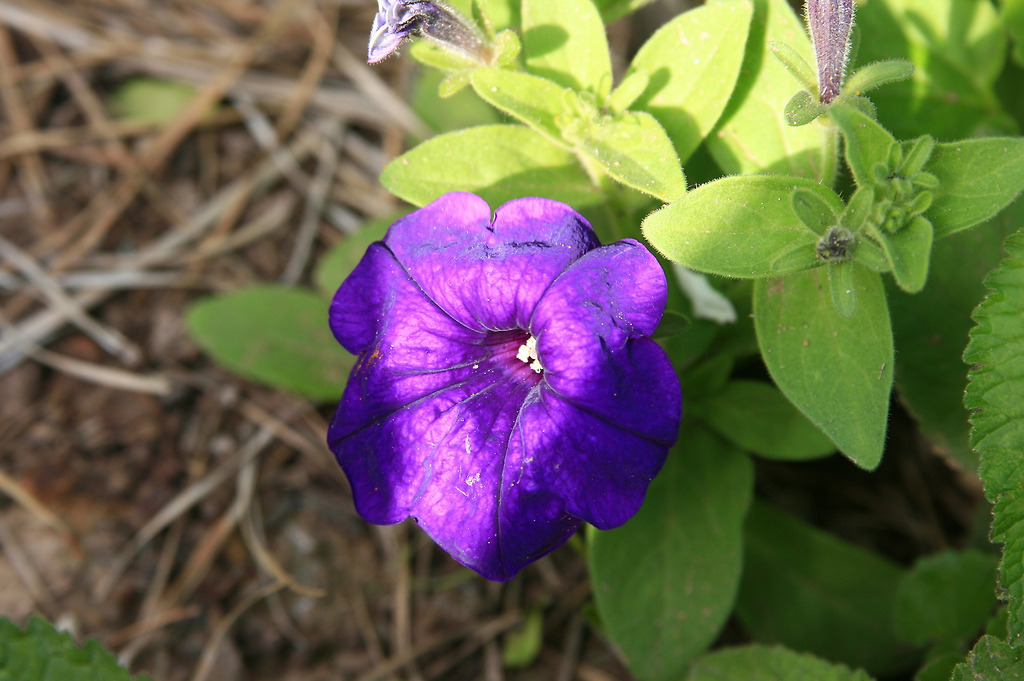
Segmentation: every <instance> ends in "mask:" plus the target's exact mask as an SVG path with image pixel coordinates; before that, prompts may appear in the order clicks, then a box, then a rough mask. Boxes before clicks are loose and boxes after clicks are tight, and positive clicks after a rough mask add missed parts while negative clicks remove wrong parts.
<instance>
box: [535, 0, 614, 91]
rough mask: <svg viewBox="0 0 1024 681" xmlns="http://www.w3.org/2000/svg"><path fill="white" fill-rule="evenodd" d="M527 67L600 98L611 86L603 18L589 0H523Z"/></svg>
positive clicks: (610, 67)
mask: <svg viewBox="0 0 1024 681" xmlns="http://www.w3.org/2000/svg"><path fill="white" fill-rule="evenodd" d="M522 17H523V48H524V51H525V55H526V68H527V69H529V70H530V72H532V73H535V74H537V75H539V76H543V77H544V78H549V79H551V80H553V81H555V82H556V83H558V84H560V85H562V86H564V87H567V88H571V89H573V90H589V91H590V92H592V93H594V94H595V95H597V97H598V100H599V101H601V102H602V103H603V102H604V99H605V97H607V96H608V93H609V92H610V91H611V87H612V63H611V57H609V55H608V38H607V36H606V35H605V30H604V22H603V21H601V16H600V14H598V11H597V8H596V7H594V3H593V2H591V1H590V0H558V2H551V1H550V0H523V4H522Z"/></svg>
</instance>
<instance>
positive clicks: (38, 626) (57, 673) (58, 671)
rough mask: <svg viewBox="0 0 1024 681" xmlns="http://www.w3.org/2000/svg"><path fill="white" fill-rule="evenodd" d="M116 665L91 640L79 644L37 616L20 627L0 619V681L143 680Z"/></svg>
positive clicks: (106, 653) (109, 653)
mask: <svg viewBox="0 0 1024 681" xmlns="http://www.w3.org/2000/svg"><path fill="white" fill-rule="evenodd" d="M146 678H147V677H143V676H131V675H130V674H129V673H128V671H127V670H126V669H124V668H123V667H120V666H118V664H117V658H115V657H114V654H113V653H111V652H110V651H109V650H107V649H106V648H104V647H103V646H102V645H100V644H99V642H98V641H96V640H95V639H89V640H88V641H86V642H85V643H84V644H83V645H82V646H79V645H78V644H77V643H76V642H75V640H74V639H73V638H71V635H70V634H68V633H67V632H64V631H57V630H56V629H54V628H53V626H52V625H51V624H49V623H48V622H46V621H44V620H43V619H41V618H39V617H32V618H31V619H30V620H29V621H28V624H27V626H26V627H25V629H24V630H22V629H19V628H18V627H17V626H15V625H14V623H13V622H11V621H10V620H9V619H7V618H0V681H132V679H134V680H135V681H145V679H146Z"/></svg>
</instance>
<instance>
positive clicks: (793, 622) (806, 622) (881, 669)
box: [736, 503, 915, 678]
mask: <svg viewBox="0 0 1024 681" xmlns="http://www.w3.org/2000/svg"><path fill="white" fill-rule="evenodd" d="M745 530H746V531H745V537H746V542H745V546H746V551H747V554H746V560H745V562H744V567H743V582H742V585H741V587H740V595H739V598H738V600H737V603H736V613H737V615H738V616H739V619H740V622H741V623H742V624H743V625H744V627H746V628H747V630H748V631H750V633H752V634H753V635H754V636H755V637H756V638H757V639H758V640H759V641H764V642H779V643H782V644H783V645H786V646H788V647H790V648H793V649H795V650H799V651H806V652H810V653H814V654H815V655H820V656H821V657H824V658H827V659H830V660H835V661H837V662H842V663H843V664H848V665H851V666H854V667H863V668H864V669H867V670H868V671H869V672H871V673H872V674H877V675H886V676H888V675H892V674H895V673H898V672H900V671H904V670H906V669H907V667H908V666H909V665H910V664H912V663H913V661H914V658H915V655H914V651H913V650H912V649H911V648H910V647H909V646H908V645H907V644H905V643H903V642H901V641H900V640H899V639H898V638H897V637H896V635H895V634H894V631H893V623H892V604H893V601H894V599H895V596H896V587H897V584H898V583H899V579H900V577H901V574H902V571H901V570H900V568H899V566H897V565H896V564H894V563H893V562H891V561H889V560H887V559H885V558H883V557H881V556H879V555H877V554H874V553H870V552H868V551H866V550H865V549H862V548H860V547H859V546H855V545H853V544H850V543H847V542H845V541H842V540H841V539H838V538H837V537H834V536H832V535H830V534H826V533H824V532H822V531H820V530H817V529H815V528H813V527H811V526H809V525H807V524H805V523H803V522H801V521H799V520H797V519H796V518H793V517H791V516H788V515H785V514H783V513H781V512H779V511H777V510H775V509H773V508H771V507H769V506H765V505H763V504H756V503H755V504H754V506H753V507H752V508H751V510H750V514H749V515H748V517H747V523H746V528H745ZM808 678H811V677H808Z"/></svg>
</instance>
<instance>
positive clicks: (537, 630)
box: [501, 609, 544, 669]
mask: <svg viewBox="0 0 1024 681" xmlns="http://www.w3.org/2000/svg"><path fill="white" fill-rule="evenodd" d="M543 644H544V611H543V610H540V609H533V610H531V611H530V612H528V613H527V614H526V617H525V618H524V619H523V623H522V624H521V625H520V626H518V627H517V628H515V629H513V630H512V631H510V632H509V633H508V634H506V636H505V645H504V646H503V647H502V651H501V661H502V664H504V665H505V667H506V668H509V669H521V668H523V667H528V666H530V665H531V664H533V662H534V660H536V659H537V655H539V654H540V649H541V647H542V646H543Z"/></svg>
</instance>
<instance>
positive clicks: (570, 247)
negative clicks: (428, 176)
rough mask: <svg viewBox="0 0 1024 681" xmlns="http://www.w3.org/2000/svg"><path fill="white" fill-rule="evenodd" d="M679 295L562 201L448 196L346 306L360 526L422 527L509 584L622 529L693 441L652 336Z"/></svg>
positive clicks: (345, 424)
mask: <svg viewBox="0 0 1024 681" xmlns="http://www.w3.org/2000/svg"><path fill="white" fill-rule="evenodd" d="M665 297H666V283H665V277H664V273H663V272H662V270H661V267H660V266H659V265H658V263H657V261H656V259H655V258H654V257H653V256H652V255H651V254H650V253H649V252H648V251H647V250H646V249H645V248H644V247H643V246H641V245H640V244H638V243H637V242H635V241H631V240H625V241H622V242H619V243H616V244H612V245H609V246H600V244H599V243H598V242H597V240H596V238H595V237H594V234H593V231H592V230H591V229H590V226H589V225H588V224H587V222H586V221H585V220H584V219H583V218H582V217H581V216H580V215H578V214H577V213H575V212H574V211H573V210H572V209H571V208H569V207H568V206H566V205H564V204H561V203H558V202H555V201H550V200H546V199H536V198H531V199H519V200H517V201H513V202H511V203H508V204H505V205H504V206H502V207H500V208H498V209H497V211H495V213H494V216H493V218H492V216H491V212H490V208H489V207H488V206H487V204H486V203H485V202H484V201H483V200H482V199H480V198H479V197H477V196H474V195H472V194H465V193H452V194H447V195H445V196H443V197H441V198H440V199H438V200H437V201H435V202H434V203H432V204H430V205H429V206H426V207H425V208H423V209H421V210H419V211H416V212H415V213H413V214H411V215H409V216H407V217H406V218H403V219H402V220H399V221H398V222H396V223H395V224H394V225H393V226H392V227H391V229H390V230H389V232H388V234H387V236H386V237H385V238H384V240H383V241H382V242H378V243H376V244H374V245H373V246H371V247H370V249H369V250H368V251H367V253H366V255H365V256H364V258H363V260H362V261H361V262H360V264H359V266H358V267H357V268H356V269H355V271H354V272H353V273H352V275H351V276H350V277H349V278H348V279H347V280H346V281H345V283H344V284H342V286H341V288H340V289H339V290H338V293H337V294H336V296H335V298H334V301H333V303H332V306H331V317H330V322H331V328H332V329H333V331H334V333H335V336H336V337H337V338H338V341H339V342H340V343H341V344H342V345H344V346H345V347H346V349H348V350H349V351H351V352H353V353H355V354H357V355H359V359H358V361H357V363H356V366H355V368H354V369H353V372H352V376H351V377H350V379H349V382H348V385H347V386H346V389H345V394H344V395H343V397H342V400H341V403H340V404H339V406H338V410H337V412H336V413H335V416H334V419H333V420H332V422H331V426H330V431H329V434H328V438H329V441H330V445H331V448H332V449H333V451H334V452H335V455H336V456H337V458H338V461H339V463H340V464H341V466H342V468H343V469H344V471H345V473H346V474H347V476H348V478H349V480H350V482H351V484H352V489H353V496H354V499H355V504H356V508H357V510H358V511H359V513H360V514H361V515H362V516H363V517H364V518H366V519H367V520H368V521H370V522H375V523H396V522H400V521H401V520H403V519H405V518H406V517H413V518H415V519H416V520H417V521H418V522H419V524H420V525H421V527H423V529H424V530H425V531H426V532H427V533H428V534H429V535H430V536H431V537H433V538H434V540H435V541H436V542H437V543H438V544H439V545H440V546H441V547H442V548H444V549H445V550H446V551H448V553H449V554H451V555H452V557H454V558H455V559H456V560H457V561H459V562H461V563H463V564H464V565H467V566H469V567H471V568H473V569H474V570H477V571H478V572H480V573H481V574H482V575H484V576H485V577H488V578H490V579H495V580H507V579H510V578H511V577H513V576H514V575H515V574H516V573H517V572H518V571H519V570H520V569H522V568H523V567H525V566H526V565H527V564H529V563H530V562H532V561H534V560H536V559H537V558H539V557H541V556H543V555H545V554H547V553H548V552H550V551H552V550H553V549H555V548H556V547H558V546H559V545H561V544H562V543H564V542H565V541H566V540H567V539H568V537H570V536H571V535H572V533H573V532H574V531H575V530H576V529H577V528H578V527H579V525H580V523H581V522H583V521H586V522H590V523H592V524H594V525H595V526H597V527H599V528H603V529H607V528H611V527H616V526H618V525H621V524H622V523H624V522H626V520H628V519H629V518H630V517H631V516H632V515H633V514H634V513H636V511H637V510H638V509H639V507H640V504H641V503H642V501H643V497H644V494H645V493H646V489H647V486H648V484H649V483H650V481H651V480H652V479H653V477H654V476H655V475H656V474H657V472H658V470H659V469H660V468H661V465H662V463H663V462H664V459H665V455H666V452H667V450H668V447H669V446H671V444H672V442H673V441H674V440H675V438H676V433H677V430H678V427H679V421H680V412H681V396H680V391H679V382H678V379H677V378H676V375H675V372H674V370H673V369H672V366H671V364H670V363H669V361H668V358H667V356H666V355H665V353H664V351H662V349H661V348H660V347H659V346H658V345H657V344H656V343H655V342H654V341H652V340H650V338H649V336H650V335H651V333H652V332H653V331H654V328H655V327H656V326H657V324H658V321H659V320H660V318H661V314H662V311H663V309H664V306H665Z"/></svg>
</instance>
